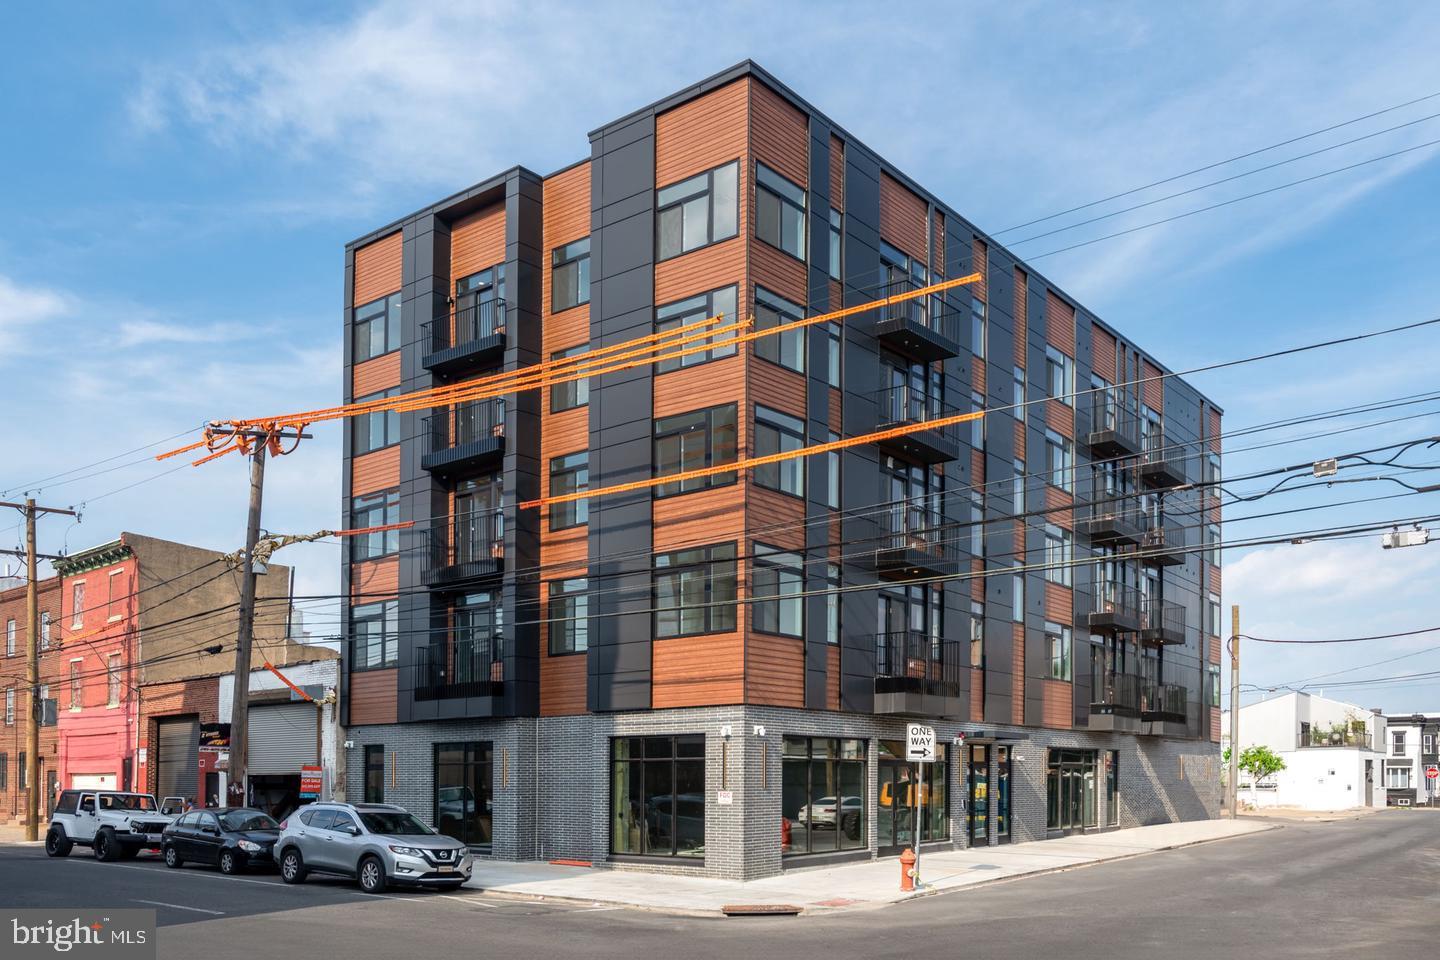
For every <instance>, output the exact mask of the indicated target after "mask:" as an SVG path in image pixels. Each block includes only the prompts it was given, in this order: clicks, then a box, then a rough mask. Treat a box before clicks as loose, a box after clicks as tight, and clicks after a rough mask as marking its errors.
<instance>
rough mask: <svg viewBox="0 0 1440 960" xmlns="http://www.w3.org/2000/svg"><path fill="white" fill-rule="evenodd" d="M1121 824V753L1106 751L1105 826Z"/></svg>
mask: <svg viewBox="0 0 1440 960" xmlns="http://www.w3.org/2000/svg"><path fill="white" fill-rule="evenodd" d="M1119 823H1120V751H1119V750H1107V751H1105V824H1106V826H1111V827H1114V826H1117V825H1118V824H1119Z"/></svg>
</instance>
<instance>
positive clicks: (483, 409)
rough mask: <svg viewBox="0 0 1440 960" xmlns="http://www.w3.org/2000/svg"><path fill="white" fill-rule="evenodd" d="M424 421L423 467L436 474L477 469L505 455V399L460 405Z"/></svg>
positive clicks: (491, 464)
mask: <svg viewBox="0 0 1440 960" xmlns="http://www.w3.org/2000/svg"><path fill="white" fill-rule="evenodd" d="M451 419H452V413H451V411H449V410H442V411H440V412H439V413H434V414H431V415H430V416H428V417H426V418H424V420H422V421H421V425H422V430H421V436H422V438H423V439H424V443H425V450H424V453H422V454H421V456H420V466H421V467H422V468H424V469H426V470H429V471H430V472H431V473H434V474H436V475H437V476H447V475H450V474H458V473H462V472H467V471H468V472H474V471H476V470H479V469H481V468H484V467H489V466H493V465H494V464H495V463H496V461H498V460H500V459H501V458H502V457H504V456H505V398H504V397H495V398H493V399H490V400H473V401H471V402H469V403H462V404H458V405H457V406H456V407H455V410H454V413H453V419H454V430H453V432H452V430H451Z"/></svg>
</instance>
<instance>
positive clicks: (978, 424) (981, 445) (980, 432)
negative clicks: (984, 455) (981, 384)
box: [970, 390, 986, 450]
mask: <svg viewBox="0 0 1440 960" xmlns="http://www.w3.org/2000/svg"><path fill="white" fill-rule="evenodd" d="M984 409H985V397H984V396H982V395H981V394H980V393H979V392H978V391H974V390H972V391H971V392H970V410H971V412H972V413H980V412H982V411H983V410H984ZM985 419H986V418H985V417H976V418H975V419H974V420H971V421H970V446H972V447H974V448H975V449H976V450H984V449H985Z"/></svg>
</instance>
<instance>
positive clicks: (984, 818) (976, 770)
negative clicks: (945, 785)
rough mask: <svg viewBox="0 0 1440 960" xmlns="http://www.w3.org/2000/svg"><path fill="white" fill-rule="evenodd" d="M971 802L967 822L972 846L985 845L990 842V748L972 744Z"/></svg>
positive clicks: (967, 811)
mask: <svg viewBox="0 0 1440 960" xmlns="http://www.w3.org/2000/svg"><path fill="white" fill-rule="evenodd" d="M969 754H970V764H969V766H970V803H969V805H968V806H967V807H966V811H965V813H966V816H965V820H966V823H967V824H968V825H969V830H970V846H972V847H983V846H985V845H986V844H988V843H989V842H990V837H989V831H990V748H989V747H988V746H971V747H969Z"/></svg>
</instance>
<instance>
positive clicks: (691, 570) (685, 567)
mask: <svg viewBox="0 0 1440 960" xmlns="http://www.w3.org/2000/svg"><path fill="white" fill-rule="evenodd" d="M735 580H736V574H735V544H734V543H720V544H715V545H714V546H710V547H697V548H695V549H693V550H678V551H676V552H674V553H662V554H659V555H657V556H656V557H655V636H657V637H684V636H690V635H693V634H701V633H729V632H730V631H732V630H734V629H735Z"/></svg>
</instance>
